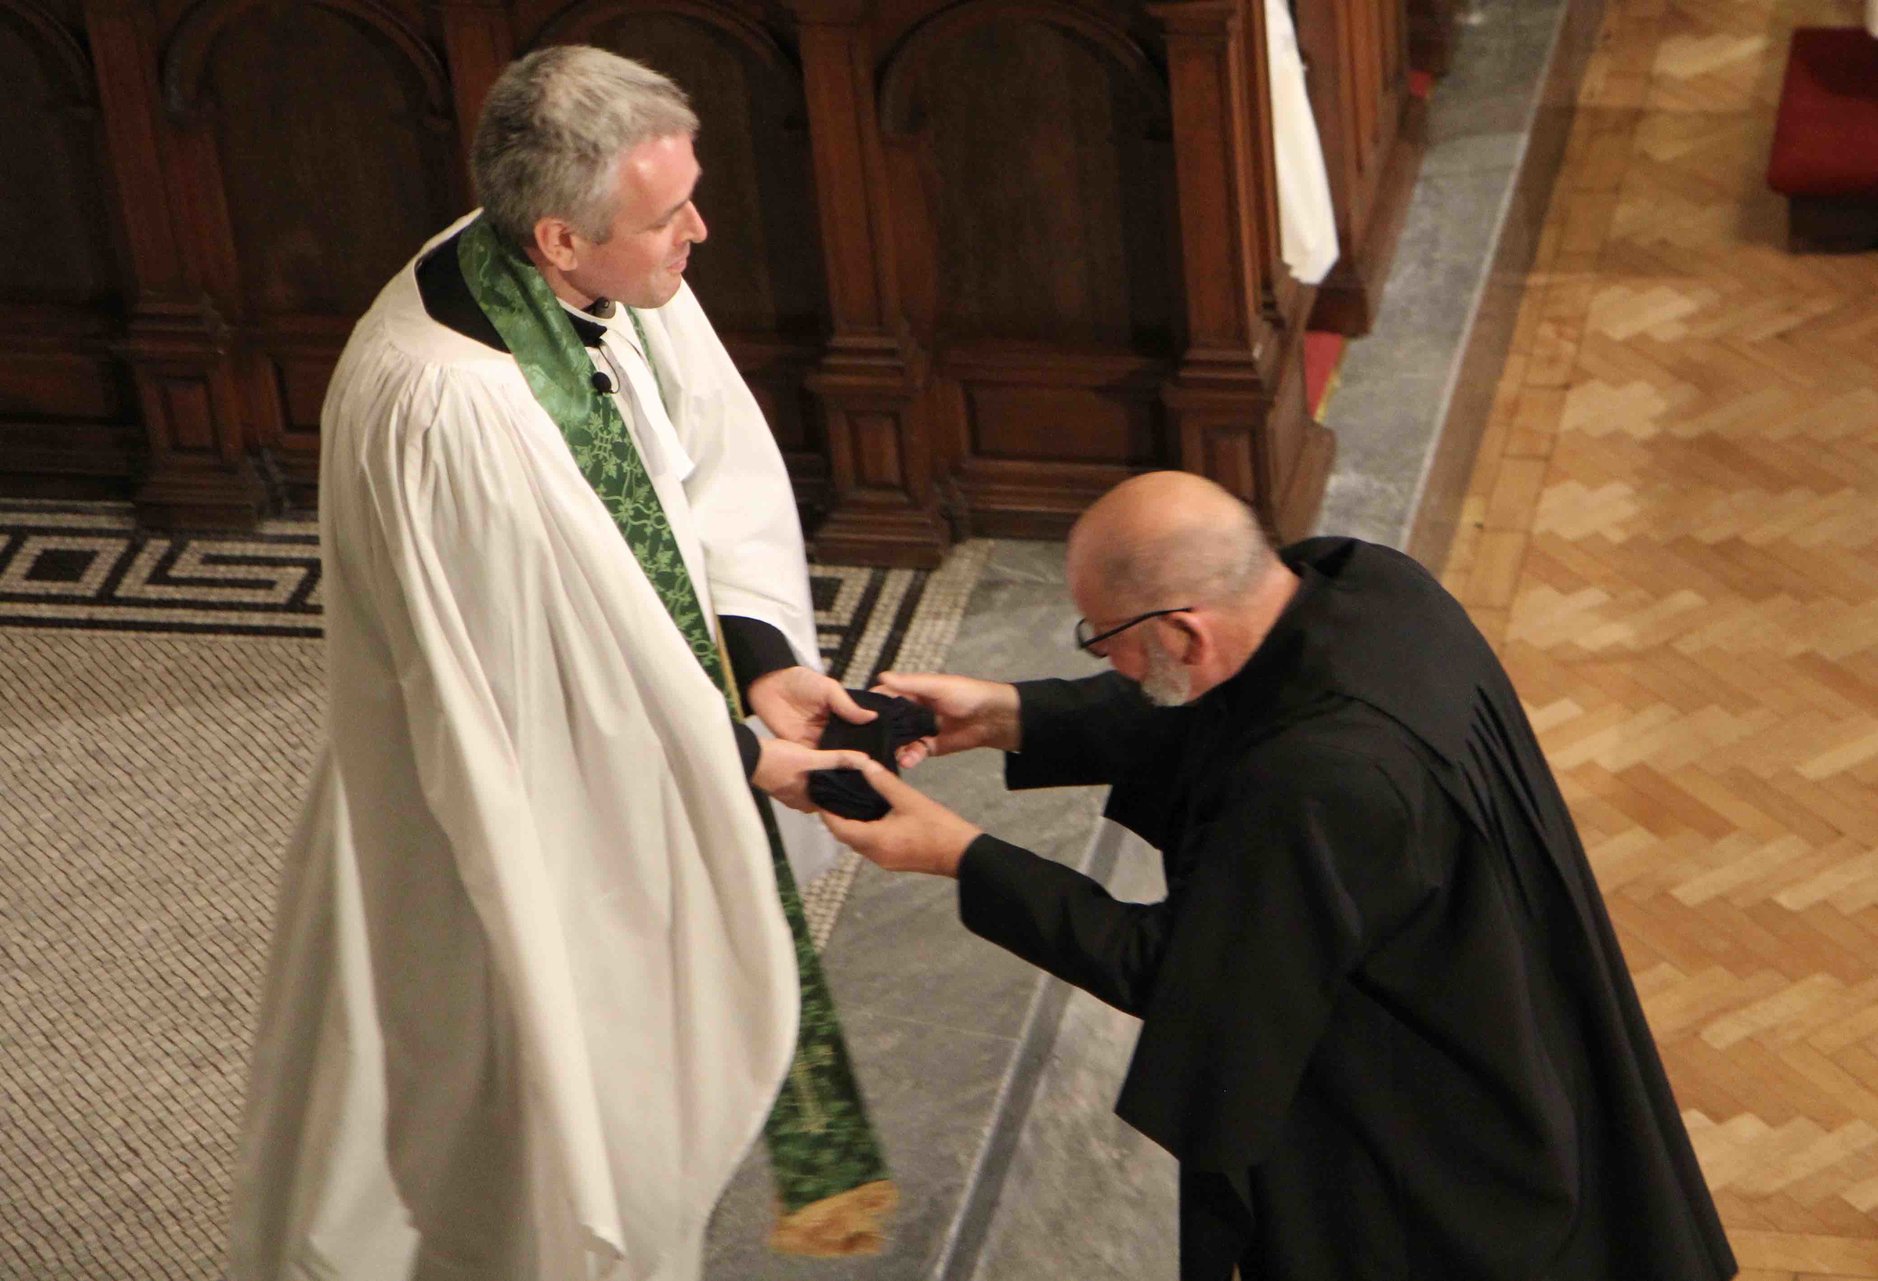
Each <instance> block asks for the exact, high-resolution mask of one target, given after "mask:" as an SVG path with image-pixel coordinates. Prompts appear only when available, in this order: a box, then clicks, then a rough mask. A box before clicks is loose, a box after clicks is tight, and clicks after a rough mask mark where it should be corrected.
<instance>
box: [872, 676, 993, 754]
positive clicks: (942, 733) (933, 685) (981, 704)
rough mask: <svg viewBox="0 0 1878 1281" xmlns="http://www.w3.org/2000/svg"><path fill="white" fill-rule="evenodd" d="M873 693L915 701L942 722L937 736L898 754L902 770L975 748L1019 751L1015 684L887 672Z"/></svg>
mask: <svg viewBox="0 0 1878 1281" xmlns="http://www.w3.org/2000/svg"><path fill="white" fill-rule="evenodd" d="M874 688H875V689H877V690H879V691H880V692H881V693H884V694H898V695H899V696H900V697H901V698H908V699H911V700H913V701H914V702H915V703H918V704H920V705H921V706H922V707H927V708H930V709H932V713H933V715H934V716H935V717H937V718H938V721H939V732H938V733H937V734H935V735H933V736H932V737H930V738H922V739H917V740H915V741H914V742H911V743H908V744H906V745H905V746H904V747H902V748H901V749H900V750H899V752H898V753H897V754H896V755H897V758H898V760H899V762H900V768H901V769H911V768H912V767H913V766H915V765H917V764H919V763H920V762H921V761H923V760H925V759H926V758H927V757H928V756H949V755H951V754H952V753H953V752H965V751H970V750H971V749H972V748H974V747H996V748H1000V749H1002V750H1004V751H1007V752H1014V751H1016V750H1017V748H1018V746H1019V739H1020V738H1021V736H1022V730H1021V726H1020V723H1019V720H1018V699H1017V686H1015V685H1009V684H1006V683H1004V682H1003V681H983V680H979V679H977V678H976V677H972V676H947V675H942V674H940V673H937V672H917V673H916V672H882V673H881V674H880V683H879V684H878V685H876V686H875V687H874Z"/></svg>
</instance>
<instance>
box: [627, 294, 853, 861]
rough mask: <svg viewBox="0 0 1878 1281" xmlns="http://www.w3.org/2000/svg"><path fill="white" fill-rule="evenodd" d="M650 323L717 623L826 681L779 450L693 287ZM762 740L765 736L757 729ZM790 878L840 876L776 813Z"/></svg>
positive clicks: (816, 825)
mask: <svg viewBox="0 0 1878 1281" xmlns="http://www.w3.org/2000/svg"><path fill="white" fill-rule="evenodd" d="M643 314H644V315H645V316H646V317H647V324H646V340H647V342H648V343H649V344H650V345H651V347H652V351H651V353H650V354H651V357H652V360H653V361H654V363H656V364H657V365H658V366H659V368H660V369H661V371H662V372H663V373H664V383H665V388H666V397H667V400H668V402H670V403H669V404H668V406H667V408H668V411H669V412H670V415H671V419H672V425H673V427H674V429H675V430H676V431H677V432H678V436H679V440H680V442H681V443H682V444H683V445H684V448H685V451H686V453H688V454H689V455H690V456H691V459H692V461H693V462H694V463H696V465H697V466H696V470H694V471H693V472H692V474H691V476H690V478H689V479H688V480H686V482H685V494H686V497H687V498H688V499H689V502H690V506H691V516H692V521H693V524H694V528H695V530H696V532H697V535H698V538H699V541H700V542H701V543H702V544H703V545H704V556H705V563H706V564H707V565H708V566H709V571H708V572H709V575H710V582H711V596H712V600H713V603H714V604H715V605H716V608H717V611H718V612H719V613H720V614H735V615H739V616H742V617H745V618H757V619H761V620H762V621H764V622H766V623H769V624H770V625H771V626H773V627H775V628H776V629H777V630H778V631H780V632H781V633H782V634H783V636H784V637H785V638H786V639H787V640H788V642H789V647H790V648H791V649H793V650H794V651H795V656H796V659H797V661H799V662H800V663H802V665H803V666H805V667H810V668H813V669H814V670H816V671H821V670H822V658H821V646H820V644H819V643H818V641H817V638H816V630H815V608H814V604H813V601H812V598H811V597H810V595H809V578H808V556H807V554H806V552H805V551H804V549H803V542H802V525H801V521H800V519H799V518H798V517H797V515H796V504H795V492H794V490H793V488H792V487H791V486H790V484H789V472H788V469H787V468H786V467H785V466H784V464H783V459H782V452H781V451H780V450H779V449H777V447H776V438H775V436H774V435H773V434H772V433H771V432H770V428H769V424H768V422H766V421H765V420H764V418H763V411H762V408H761V407H760V406H759V405H758V404H757V402H756V397H755V396H753V395H752V394H751V393H750V388H749V386H748V385H747V384H746V383H745V382H744V380H743V375H742V373H740V372H739V371H738V369H737V366H736V364H735V363H734V362H733V361H732V360H731V358H730V353H729V352H727V351H726V350H724V344H723V342H722V341H721V340H720V339H719V338H718V336H717V331H716V330H715V329H714V328H713V327H712V325H711V322H710V319H709V317H707V316H706V315H705V314H704V309H703V308H702V307H701V306H699V304H698V300H697V298H696V296H695V295H693V294H692V292H691V286H689V285H681V286H680V287H679V290H678V294H677V296H676V297H674V298H673V299H672V300H671V301H670V302H669V303H667V304H665V306H663V307H661V308H659V309H658V310H657V311H648V312H645V313H643ZM751 725H752V728H754V729H755V730H756V731H757V733H758V734H759V735H766V734H767V733H768V730H767V729H766V728H765V727H764V725H763V723H762V722H761V721H758V720H755V719H752V721H751ZM775 815H776V826H777V828H778V830H779V831H780V832H781V835H782V839H783V847H784V849H785V851H786V852H787V854H788V856H789V866H790V868H791V869H792V870H793V871H794V873H795V878H796V881H797V882H798V883H799V884H802V885H807V884H809V883H810V882H812V881H814V880H815V879H816V878H817V877H819V876H821V874H822V873H824V872H826V871H828V870H829V869H830V868H832V867H833V866H834V864H835V861H836V849H837V847H836V844H835V840H834V838H833V837H832V836H830V835H829V833H828V829H827V828H825V827H823V826H822V824H821V823H820V821H818V820H817V819H816V818H815V817H814V816H813V815H809V814H798V813H796V812H795V811H794V810H790V809H786V808H784V807H782V806H776V807H775Z"/></svg>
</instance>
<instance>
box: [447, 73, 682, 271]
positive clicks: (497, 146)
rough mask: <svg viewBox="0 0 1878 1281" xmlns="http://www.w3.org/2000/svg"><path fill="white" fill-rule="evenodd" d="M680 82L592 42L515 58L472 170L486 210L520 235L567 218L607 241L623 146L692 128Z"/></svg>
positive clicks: (489, 107)
mask: <svg viewBox="0 0 1878 1281" xmlns="http://www.w3.org/2000/svg"><path fill="white" fill-rule="evenodd" d="M697 131H698V117H697V115H696V113H694V112H693V111H692V110H691V104H690V102H689V101H687V100H686V98H685V92H684V90H682V89H680V88H679V87H678V86H677V85H675V84H673V83H672V82H671V81H670V80H668V79H666V78H665V77H664V76H662V75H660V74H659V73H658V72H656V71H654V70H652V68H650V67H647V66H644V65H642V64H640V63H637V62H634V61H633V60H632V59H630V58H622V57H620V56H619V55H618V54H615V53H608V52H607V51H606V50H604V49H596V48H594V47H593V46H591V45H554V46H551V47H550V48H546V49H537V50H536V51H535V52H533V53H531V54H529V55H528V56H527V57H525V58H522V59H519V60H518V61H516V62H513V63H511V64H509V67H508V69H507V70H506V71H504V72H503V73H502V75H501V77H500V78H499V79H498V80H497V81H496V83H495V86H494V88H492V89H491V90H490V91H489V100H488V101H487V102H485V103H484V104H483V112H482V117H481V119H479V120H478V121H477V122H476V138H475V141H474V142H473V143H472V144H471V146H470V172H471V174H472V176H473V177H474V179H475V183H476V195H477V198H478V199H479V200H481V202H482V206H483V212H484V215H485V216H486V217H487V218H488V219H489V221H490V223H491V224H492V225H493V226H494V227H495V229H496V230H497V231H500V232H501V233H503V234H504V235H506V236H508V237H509V238H510V239H512V240H514V241H515V242H516V243H517V244H522V245H527V244H532V243H533V242H534V237H535V224H536V223H537V222H539V221H540V220H541V219H543V218H565V219H566V220H567V221H568V222H570V223H572V224H573V226H574V229H575V230H576V231H578V232H580V234H581V235H583V236H585V237H587V239H589V240H593V241H604V240H605V239H606V238H607V236H608V235H609V234H610V232H611V230H612V226H613V217H614V215H615V214H616V213H617V212H618V210H617V208H616V201H617V182H618V178H617V175H618V173H619V158H620V154H621V153H622V152H624V151H626V150H628V149H629V148H632V147H635V146H638V145H639V144H640V143H642V142H646V141H648V140H650V139H653V138H666V137H670V136H671V135H673V134H680V133H682V134H695V133H697Z"/></svg>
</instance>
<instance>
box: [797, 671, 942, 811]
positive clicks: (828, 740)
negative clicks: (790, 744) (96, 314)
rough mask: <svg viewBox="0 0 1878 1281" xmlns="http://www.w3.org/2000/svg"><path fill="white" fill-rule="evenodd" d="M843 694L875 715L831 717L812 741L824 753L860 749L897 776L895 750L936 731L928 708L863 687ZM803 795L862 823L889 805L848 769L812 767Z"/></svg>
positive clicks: (857, 771) (897, 768) (862, 776)
mask: <svg viewBox="0 0 1878 1281" xmlns="http://www.w3.org/2000/svg"><path fill="white" fill-rule="evenodd" d="M848 693H849V695H850V696H851V697H853V699H854V701H855V702H857V703H859V704H860V705H861V706H862V707H863V708H865V709H866V710H868V711H870V712H878V713H880V714H879V715H878V716H876V717H875V718H874V719H873V720H871V721H869V722H868V723H867V724H865V725H857V724H855V723H854V722H852V721H844V720H842V719H841V718H840V717H839V716H831V717H830V718H829V720H828V725H827V727H826V728H824V729H823V731H822V736H821V740H820V742H819V743H818V744H817V746H818V747H820V748H822V749H823V750H824V751H855V752H866V753H867V754H868V755H869V756H871V757H873V758H874V759H875V760H876V761H878V762H880V764H882V765H885V766H886V767H887V768H888V769H890V770H892V771H893V772H894V773H896V774H898V773H899V772H900V762H899V758H898V757H897V756H895V752H897V751H898V750H899V749H900V748H902V747H904V746H905V745H906V744H908V743H911V742H913V741H914V740H915V739H920V738H927V737H930V736H931V735H933V734H937V733H938V732H939V723H938V721H937V720H935V719H934V717H933V714H932V712H931V711H930V710H928V709H927V708H924V707H921V706H920V705H919V704H918V703H915V702H913V701H912V700H911V699H906V698H898V697H896V696H894V695H892V694H876V693H875V692H874V691H872V690H866V689H851V690H849V691H848ZM809 799H810V800H812V801H814V802H815V804H817V805H818V806H820V807H821V808H822V809H825V810H827V811H828V812H829V813H830V814H838V815H840V816H841V817H842V818H854V819H861V820H863V821H865V822H873V821H875V820H877V819H882V818H885V817H886V816H887V814H888V813H889V812H890V810H891V808H892V807H891V806H889V805H888V804H887V802H886V801H885V800H884V799H883V798H882V797H881V795H880V793H879V792H876V791H875V790H874V788H873V785H872V784H870V783H869V782H868V781H867V778H866V776H865V775H863V774H862V773H861V771H859V770H852V769H818V770H815V771H813V772H812V773H810V775H809Z"/></svg>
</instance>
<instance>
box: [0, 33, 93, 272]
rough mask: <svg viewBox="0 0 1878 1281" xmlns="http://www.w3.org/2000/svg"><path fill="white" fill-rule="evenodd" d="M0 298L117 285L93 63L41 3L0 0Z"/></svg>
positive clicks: (74, 39)
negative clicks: (2, 248) (3, 249)
mask: <svg viewBox="0 0 1878 1281" xmlns="http://www.w3.org/2000/svg"><path fill="white" fill-rule="evenodd" d="M0 85H4V86H5V90H4V92H0V175H4V177H0V245H6V246H8V252H7V253H5V254H3V255H0V300H4V301H7V302H33V303H62V304H69V305H77V306H84V305H91V304H97V303H101V302H104V301H106V300H107V299H108V298H110V297H111V296H113V295H114V294H116V293H117V292H118V289H117V273H116V269H115V264H114V262H113V258H112V253H111V238H110V230H109V228H110V219H109V214H108V206H107V204H106V200H105V187H104V181H103V175H104V171H105V159H104V153H103V148H102V146H101V144H100V139H99V135H98V113H97V105H96V101H95V97H94V94H93V91H92V87H91V66H90V62H89V60H88V59H87V58H86V57H85V54H84V50H83V47H82V46H81V45H80V44H79V43H78V41H77V40H76V38H75V37H74V36H73V35H72V34H71V32H70V31H69V30H68V29H66V28H65V27H63V26H62V25H60V24H58V23H57V22H56V20H55V19H54V18H53V16H52V15H51V14H50V13H49V12H48V11H46V10H45V9H43V8H42V7H40V6H38V5H34V4H30V3H22V2H21V0H0Z"/></svg>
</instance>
